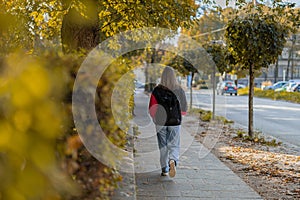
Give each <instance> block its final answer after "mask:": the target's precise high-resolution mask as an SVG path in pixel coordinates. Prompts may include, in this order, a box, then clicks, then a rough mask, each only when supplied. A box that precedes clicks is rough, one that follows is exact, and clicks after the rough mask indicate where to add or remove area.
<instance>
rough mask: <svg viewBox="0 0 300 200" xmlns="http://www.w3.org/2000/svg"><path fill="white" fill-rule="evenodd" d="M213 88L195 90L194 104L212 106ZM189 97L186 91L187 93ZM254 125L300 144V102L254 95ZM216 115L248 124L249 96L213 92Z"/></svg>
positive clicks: (265, 132)
mask: <svg viewBox="0 0 300 200" xmlns="http://www.w3.org/2000/svg"><path fill="white" fill-rule="evenodd" d="M212 96H213V95H212V91H211V90H202V91H195V92H194V95H193V106H195V107H199V108H202V109H207V110H212ZM187 98H188V99H189V93H187ZM253 105H254V129H255V130H257V131H261V132H262V133H264V134H266V135H271V136H274V137H275V138H278V139H280V140H282V141H284V142H287V143H290V144H293V145H295V146H297V147H299V148H300V104H294V103H288V102H284V101H273V100H270V99H263V98H254V101H253ZM216 115H219V116H224V117H226V118H227V119H230V120H233V121H234V122H235V124H238V125H241V126H243V127H248V96H230V95H225V96H220V95H216Z"/></svg>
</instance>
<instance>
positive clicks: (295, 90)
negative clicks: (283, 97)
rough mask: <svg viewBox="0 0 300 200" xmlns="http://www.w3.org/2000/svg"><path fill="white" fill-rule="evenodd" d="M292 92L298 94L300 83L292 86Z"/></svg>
mask: <svg viewBox="0 0 300 200" xmlns="http://www.w3.org/2000/svg"><path fill="white" fill-rule="evenodd" d="M291 90H292V92H300V83H296V84H295V85H294V86H292V89H291Z"/></svg>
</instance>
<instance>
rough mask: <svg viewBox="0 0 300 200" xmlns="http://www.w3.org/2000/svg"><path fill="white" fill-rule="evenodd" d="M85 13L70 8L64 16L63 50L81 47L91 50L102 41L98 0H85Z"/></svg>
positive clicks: (76, 49)
mask: <svg viewBox="0 0 300 200" xmlns="http://www.w3.org/2000/svg"><path fill="white" fill-rule="evenodd" d="M83 3H84V5H85V6H86V9H85V10H84V11H83V15H84V16H82V14H81V13H79V12H78V11H77V10H76V9H75V8H70V10H69V12H68V13H67V14H66V15H65V16H64V18H63V22H62V28H61V40H62V45H63V51H64V52H65V53H69V52H72V51H78V50H80V49H84V50H87V51H89V50H91V49H93V48H94V47H96V46H97V45H98V44H99V42H100V34H99V33H100V32H99V23H100V22H99V17H98V7H97V1H96V0H87V1H83Z"/></svg>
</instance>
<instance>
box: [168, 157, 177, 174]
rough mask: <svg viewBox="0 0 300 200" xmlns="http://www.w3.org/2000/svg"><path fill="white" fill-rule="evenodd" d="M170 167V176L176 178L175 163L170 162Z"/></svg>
mask: <svg viewBox="0 0 300 200" xmlns="http://www.w3.org/2000/svg"><path fill="white" fill-rule="evenodd" d="M169 165H170V171H169V175H170V177H174V176H175V175H176V166H175V161H174V160H170V162H169Z"/></svg>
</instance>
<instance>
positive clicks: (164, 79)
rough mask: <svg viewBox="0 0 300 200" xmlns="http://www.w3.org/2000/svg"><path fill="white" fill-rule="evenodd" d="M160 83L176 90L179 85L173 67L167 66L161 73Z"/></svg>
mask: <svg viewBox="0 0 300 200" xmlns="http://www.w3.org/2000/svg"><path fill="white" fill-rule="evenodd" d="M160 84H161V85H163V86H165V87H167V88H168V89H170V90H175V89H177V88H178V87H179V84H178V82H177V79H176V75H175V71H174V69H173V68H172V67H169V66H167V67H165V68H164V71H163V73H162V75H161V80H160Z"/></svg>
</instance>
